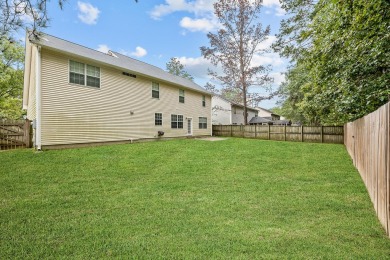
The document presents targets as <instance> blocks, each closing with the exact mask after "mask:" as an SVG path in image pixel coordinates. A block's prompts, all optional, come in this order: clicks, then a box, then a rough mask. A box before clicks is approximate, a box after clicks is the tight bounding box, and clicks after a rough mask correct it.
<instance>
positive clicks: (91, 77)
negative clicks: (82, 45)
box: [87, 65, 100, 88]
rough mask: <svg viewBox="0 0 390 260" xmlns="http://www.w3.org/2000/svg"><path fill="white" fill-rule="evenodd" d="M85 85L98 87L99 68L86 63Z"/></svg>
mask: <svg viewBox="0 0 390 260" xmlns="http://www.w3.org/2000/svg"><path fill="white" fill-rule="evenodd" d="M87 86H90V87H96V88H100V68H98V67H95V66H91V65H87Z"/></svg>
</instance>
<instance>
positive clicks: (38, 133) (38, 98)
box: [35, 46, 42, 151]
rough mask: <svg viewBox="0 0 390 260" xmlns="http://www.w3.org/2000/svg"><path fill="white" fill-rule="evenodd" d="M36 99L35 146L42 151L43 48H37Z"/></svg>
mask: <svg viewBox="0 0 390 260" xmlns="http://www.w3.org/2000/svg"><path fill="white" fill-rule="evenodd" d="M35 97H36V113H37V114H36V119H35V120H36V128H35V132H36V135H35V144H36V149H37V150H38V151H40V150H41V149H42V123H41V122H42V121H41V120H42V119H41V113H42V103H41V46H37V52H36V59H35Z"/></svg>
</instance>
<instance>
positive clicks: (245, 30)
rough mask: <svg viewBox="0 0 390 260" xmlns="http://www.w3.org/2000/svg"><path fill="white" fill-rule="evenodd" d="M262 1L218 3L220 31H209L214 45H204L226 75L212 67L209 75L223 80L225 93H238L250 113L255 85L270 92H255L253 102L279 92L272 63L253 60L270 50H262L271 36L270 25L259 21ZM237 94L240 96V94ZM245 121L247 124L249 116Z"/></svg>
mask: <svg viewBox="0 0 390 260" xmlns="http://www.w3.org/2000/svg"><path fill="white" fill-rule="evenodd" d="M261 3H262V1H261V0H254V1H250V0H221V1H218V2H216V3H215V4H214V13H215V15H216V17H217V18H218V20H219V22H220V24H221V27H222V28H221V29H220V30H218V32H217V33H216V34H214V33H211V32H210V33H208V34H207V37H208V39H209V41H210V47H205V46H203V47H201V48H200V49H201V52H202V55H203V57H204V58H206V59H208V60H210V61H211V63H212V64H213V65H215V66H218V65H220V66H221V67H222V70H223V74H222V75H220V74H218V73H216V72H214V71H212V70H209V74H210V75H211V76H213V78H214V79H216V80H218V81H220V82H221V85H222V88H223V90H224V91H225V92H228V93H236V94H237V95H238V99H239V101H240V102H239V103H242V104H243V105H244V115H246V114H247V105H248V104H247V101H248V100H247V96H248V93H249V92H250V88H251V87H254V86H256V87H260V88H265V90H266V94H261V93H251V94H252V99H253V100H252V101H254V100H256V101H261V100H264V99H270V98H272V97H273V96H274V95H275V94H276V92H274V91H272V88H271V87H270V86H267V84H269V83H271V82H272V79H271V78H270V77H269V75H268V72H269V69H270V68H269V66H262V65H256V64H254V63H253V57H254V56H255V55H261V54H264V53H265V52H266V51H267V50H265V49H260V48H259V44H260V43H261V42H263V41H264V40H266V39H267V37H268V35H269V33H270V27H269V26H267V27H266V28H265V29H263V27H262V24H261V23H260V21H259V19H258V18H259V14H260V9H261ZM237 95H236V97H237ZM244 118H245V122H244V123H245V124H247V123H248V122H247V117H246V116H244Z"/></svg>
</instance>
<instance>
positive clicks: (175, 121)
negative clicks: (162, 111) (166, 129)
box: [171, 115, 183, 128]
mask: <svg viewBox="0 0 390 260" xmlns="http://www.w3.org/2000/svg"><path fill="white" fill-rule="evenodd" d="M171 128H183V115H171Z"/></svg>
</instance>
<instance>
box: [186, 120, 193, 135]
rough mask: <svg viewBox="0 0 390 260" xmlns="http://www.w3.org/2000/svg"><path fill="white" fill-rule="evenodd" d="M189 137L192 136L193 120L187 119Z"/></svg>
mask: <svg viewBox="0 0 390 260" xmlns="http://www.w3.org/2000/svg"><path fill="white" fill-rule="evenodd" d="M187 135H192V118H187Z"/></svg>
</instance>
